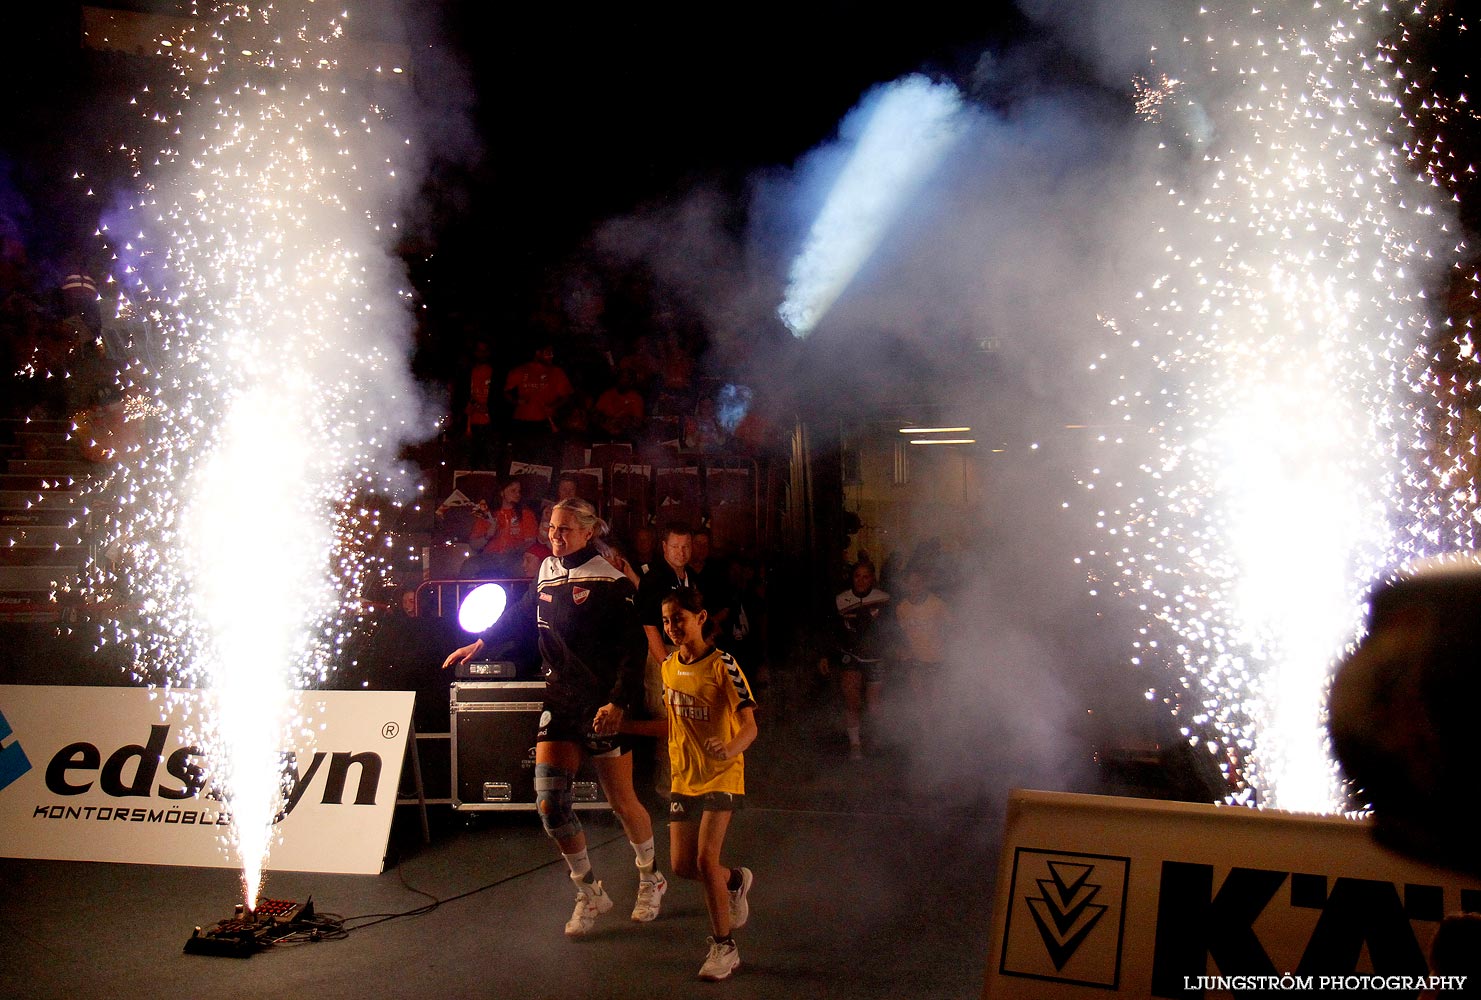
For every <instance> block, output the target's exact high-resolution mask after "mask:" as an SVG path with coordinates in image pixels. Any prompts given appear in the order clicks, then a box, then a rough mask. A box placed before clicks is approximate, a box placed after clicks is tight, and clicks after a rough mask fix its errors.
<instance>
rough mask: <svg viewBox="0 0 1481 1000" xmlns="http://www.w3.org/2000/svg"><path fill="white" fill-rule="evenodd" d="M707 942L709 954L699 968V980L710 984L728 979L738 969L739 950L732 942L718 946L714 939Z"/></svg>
mask: <svg viewBox="0 0 1481 1000" xmlns="http://www.w3.org/2000/svg"><path fill="white" fill-rule="evenodd" d="M708 940H709V942H710V953H709V955H707V956H706V957H705V964H704V965H701V966H700V967H699V978H701V979H707V980H709V981H710V982H712V983H714V982H719V981H720V980H722V979H728V978H730V974H731V973H732V972H734V971H735V970H736V969H739V968H740V949H739V948H737V947H736V946H735V942H734V941H732V942H730V943H729V944H720V943H719V942H717V941H716V940H715V939H714V938H709V939H708Z"/></svg>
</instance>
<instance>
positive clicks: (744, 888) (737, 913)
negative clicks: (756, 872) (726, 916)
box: [730, 868, 752, 930]
mask: <svg viewBox="0 0 1481 1000" xmlns="http://www.w3.org/2000/svg"><path fill="white" fill-rule="evenodd" d="M740 873H741V884H740V888H739V889H732V890H730V929H731V930H739V929H740V928H742V927H744V926H746V921H747V920H748V919H750V916H751V904H750V903H748V902H746V894H747V893H748V892H750V891H751V879H752V875H751V869H749V868H742V869H741V870H740Z"/></svg>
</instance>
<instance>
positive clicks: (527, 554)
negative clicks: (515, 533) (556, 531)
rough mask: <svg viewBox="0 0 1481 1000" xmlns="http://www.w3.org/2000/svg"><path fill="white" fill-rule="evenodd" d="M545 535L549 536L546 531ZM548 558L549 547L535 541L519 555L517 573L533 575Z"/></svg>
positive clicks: (537, 572)
mask: <svg viewBox="0 0 1481 1000" xmlns="http://www.w3.org/2000/svg"><path fill="white" fill-rule="evenodd" d="M546 537H549V534H548V531H547V535H546ZM548 558H550V549H548V548H547V547H545V546H544V545H541V544H540V543H539V542H535V543H534V544H533V545H531V546H530V547H529V548H527V549H525V551H524V555H523V556H521V557H520V564H519V575H520V576H528V577H534V576H537V575H538V574H539V572H540V564H541V563H543V562H544V561H545V560H546V559H548Z"/></svg>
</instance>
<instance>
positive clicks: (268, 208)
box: [86, 0, 418, 905]
mask: <svg viewBox="0 0 1481 1000" xmlns="http://www.w3.org/2000/svg"><path fill="white" fill-rule="evenodd" d="M320 8H321V5H319V4H316V3H315V2H313V0H300V2H297V3H285V4H271V3H265V4H262V5H260V6H249V5H247V4H240V3H233V4H222V5H221V7H220V8H219V11H216V12H213V13H210V14H205V13H200V12H198V15H197V16H198V17H199V18H200V20H199V22H198V26H196V27H194V28H192V29H190V30H187V31H185V32H184V33H182V34H181V35H179V36H177V37H173V38H170V39H166V40H165V41H166V42H168V43H169V44H168V45H163V44H162V49H161V52H162V54H167V55H168V56H169V58H170V59H171V60H172V61H173V63H172V64H173V66H174V73H173V79H174V83H173V86H171V87H169V88H166V89H164V90H162V91H157V92H148V91H147V90H146V93H144V94H141V95H140V97H139V98H136V103H137V105H138V106H139V108H140V114H141V116H142V119H143V121H145V122H146V123H148V124H149V127H148V129H147V131H148V132H149V135H150V136H151V138H149V139H147V140H145V141H143V142H141V143H140V145H139V148H132V147H126V149H127V152H128V154H129V157H130V162H133V163H137V164H138V165H139V168H138V171H137V173H136V181H137V184H136V188H137V190H136V192H135V194H134V198H133V201H132V203H131V204H130V205H129V206H128V210H127V212H126V213H125V214H124V215H123V216H122V217H121V218H119V219H115V220H113V221H112V224H111V226H108V227H105V228H106V229H108V230H109V231H110V235H112V233H120V234H121V233H126V234H127V235H126V236H123V235H117V236H113V238H112V243H113V245H114V246H116V247H118V248H119V251H120V255H121V260H120V262H119V270H120V271H121V272H122V278H123V283H124V295H123V296H122V298H121V301H122V303H123V308H125V309H129V310H133V309H137V310H138V311H139V313H140V314H141V315H142V316H144V317H147V319H148V321H149V323H150V324H151V326H152V328H153V329H154V330H155V331H156V332H157V334H158V335H159V337H160V338H161V343H162V347H161V348H160V355H161V357H160V359H159V361H158V362H156V363H153V364H147V363H145V362H144V361H143V360H140V359H135V363H133V364H131V365H130V366H129V367H128V368H127V369H126V371H125V376H124V377H125V379H126V380H127V381H128V382H130V383H131V385H130V388H131V390H132V391H133V393H134V394H135V395H136V396H137V397H138V398H139V401H138V402H136V403H134V404H133V407H134V410H133V412H134V413H136V414H144V415H148V414H153V416H152V417H149V418H148V419H147V420H146V423H147V424H149V433H148V434H147V438H146V440H145V441H144V442H143V443H142V444H141V445H140V446H139V447H137V448H135V449H134V450H133V451H132V452H131V453H130V454H127V455H124V456H121V457H120V460H119V461H118V463H117V465H116V466H115V467H114V468H113V469H112V470H111V473H110V475H109V476H107V477H106V481H105V482H104V483H102V485H101V488H100V489H99V490H98V496H97V497H95V498H94V501H95V506H97V507H98V508H99V509H100V510H109V511H111V513H109V514H108V515H107V517H108V519H109V521H108V524H107V526H106V528H107V530H106V532H105V534H106V537H105V539H104V545H103V548H104V550H105V551H107V552H108V553H109V559H108V561H106V562H103V561H99V562H96V563H94V564H93V565H92V566H91V567H90V568H89V571H88V575H87V580H86V585H87V587H88V588H89V590H90V592H91V593H92V594H93V595H94V596H102V595H113V594H117V595H120V596H122V597H123V598H125V599H126V600H130V602H131V603H132V604H133V605H134V606H135V607H136V608H137V610H138V616H139V620H138V621H132V620H129V621H124V620H119V621H117V622H116V623H115V624H114V626H113V628H112V629H111V631H110V632H109V633H108V634H107V635H105V639H106V640H107V641H112V642H116V643H121V644H123V645H125V646H128V647H130V648H132V649H133V650H134V651H135V653H136V656H137V661H136V668H135V669H136V671H137V672H138V674H139V675H140V676H141V677H143V678H145V679H148V680H150V681H152V682H154V683H156V684H158V685H159V686H160V687H161V688H163V689H165V690H166V691H168V690H170V689H173V688H202V689H208V690H209V691H210V692H211V698H210V704H211V705H212V706H213V708H212V710H211V711H209V712H207V713H206V714H205V715H204V717H203V718H201V719H200V720H199V727H200V732H199V733H198V734H197V735H198V738H199V739H201V740H202V741H203V743H204V746H205V749H206V752H207V757H208V762H209V767H208V770H209V773H210V777H211V781H212V784H213V786H214V787H215V789H216V791H217V792H218V793H219V794H222V795H224V796H225V798H226V799H227V801H228V803H229V809H230V813H231V815H232V820H233V823H232V833H231V835H232V839H233V842H232V848H233V849H234V851H235V853H236V855H237V856H238V858H239V859H240V862H241V864H242V868H243V881H244V889H245V893H246V900H247V903H248V904H249V905H251V904H252V903H254V902H255V900H256V898H257V895H258V891H259V887H260V884H261V879H262V875H263V872H264V869H265V866H266V863H267V858H268V853H269V850H270V849H271V846H272V842H273V838H274V820H275V817H277V816H278V814H279V810H280V808H281V805H282V802H283V798H282V793H283V789H282V778H281V772H280V768H281V763H280V753H281V751H282V749H283V748H284V747H285V746H286V745H288V739H289V736H290V734H291V733H292V731H293V729H294V727H300V728H301V729H302V731H303V732H309V731H310V725H309V723H310V720H304V719H291V718H289V717H288V705H289V703H290V699H289V694H290V693H291V692H292V691H293V690H294V689H297V688H302V687H307V686H310V685H312V684H314V683H315V682H317V681H320V680H322V679H324V677H325V676H326V675H327V674H328V672H329V671H330V670H332V669H333V667H334V665H335V664H336V662H337V657H338V656H340V655H341V652H342V647H343V644H344V642H345V638H346V635H347V634H348V632H349V630H350V628H351V626H352V625H353V622H354V618H355V615H356V613H357V611H358V609H359V603H358V602H359V594H360V591H361V589H362V587H363V586H364V584H365V583H366V581H367V579H368V578H369V577H370V575H371V574H372V573H373V572H374V571H375V569H376V568H377V563H378V562H379V561H380V560H383V558H384V557H383V556H382V555H380V554H378V553H377V552H375V551H372V550H370V548H369V546H368V544H367V543H368V541H369V540H370V537H371V536H372V535H373V534H375V533H376V532H378V531H379V530H380V527H381V526H380V525H379V523H378V521H377V518H376V514H375V510H374V505H373V504H371V503H367V502H366V500H365V499H364V496H365V495H366V494H369V493H377V492H379V493H382V494H384V493H387V492H390V491H392V490H394V489H396V488H397V486H398V484H397V483H395V482H394V481H393V480H395V479H396V478H397V474H396V473H395V472H394V470H392V468H391V467H392V464H393V463H392V460H393V459H394V453H395V449H396V448H397V447H398V446H399V444H400V443H401V442H402V441H404V440H407V439H410V438H413V437H416V436H418V434H417V431H416V430H415V429H414V428H413V426H412V424H413V422H414V421H415V420H416V417H415V416H414V414H415V412H416V409H417V406H416V401H415V395H414V392H413V390H412V388H411V386H410V383H409V378H408V376H407V375H406V374H405V362H404V357H405V348H404V346H403V343H404V338H405V333H406V330H407V327H408V325H409V321H408V317H407V315H406V312H405V310H404V308H403V307H402V304H401V301H400V299H399V298H398V293H397V291H396V286H395V284H394V282H395V281H397V280H399V275H398V269H399V265H396V264H393V263H392V262H391V261H389V260H388V258H387V253H386V251H387V248H388V244H389V242H390V240H391V239H393V238H394V231H395V228H396V225H395V223H394V221H393V212H394V209H395V207H396V205H395V199H396V197H397V191H396V185H397V181H396V180H395V157H396V156H398V155H399V154H398V152H397V151H398V150H400V149H402V148H403V147H404V146H405V144H406V140H405V139H404V138H397V137H395V136H394V135H393V134H392V133H391V131H390V129H389V128H388V127H387V125H388V121H387V119H386V117H385V116H384V115H383V114H381V113H379V112H376V111H372V110H371V107H372V106H373V105H372V104H371V103H370V101H369V99H368V97H367V96H366V95H364V94H363V93H360V91H361V89H362V88H361V87H360V86H359V84H358V82H357V81H353V80H348V79H346V78H345V77H344V76H343V75H341V74H339V73H336V71H335V70H336V67H337V63H338V60H339V57H338V46H339V44H340V42H341V39H342V36H343V31H344V20H345V17H346V16H347V15H344V14H341V13H339V8H335V9H334V10H333V11H326V10H322V9H320ZM155 105H158V106H155ZM383 133H384V134H383ZM151 143H152V144H153V145H154V147H155V149H154V151H153V152H152V153H146V152H144V148H145V147H147V146H148V145H150V144H151ZM388 150H389V152H388ZM408 414H411V415H408Z"/></svg>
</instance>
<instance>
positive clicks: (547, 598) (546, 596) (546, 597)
mask: <svg viewBox="0 0 1481 1000" xmlns="http://www.w3.org/2000/svg"><path fill="white" fill-rule="evenodd" d="M540 600H542V601H553V600H555V598H554V597H551V596H550V595H549V594H548V593H546V592H545V591H543V590H542V591H540Z"/></svg>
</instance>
